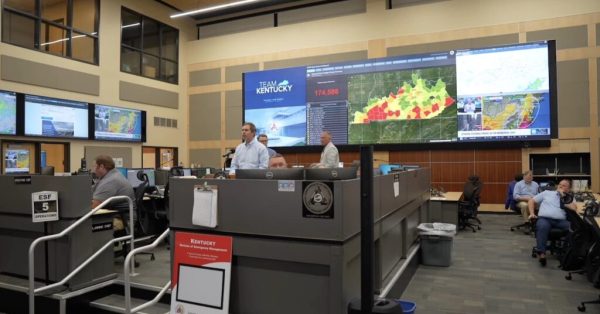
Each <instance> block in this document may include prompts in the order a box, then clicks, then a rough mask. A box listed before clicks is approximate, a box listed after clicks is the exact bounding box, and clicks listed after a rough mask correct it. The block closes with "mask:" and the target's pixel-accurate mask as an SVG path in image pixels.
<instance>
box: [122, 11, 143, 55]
mask: <svg viewBox="0 0 600 314" xmlns="http://www.w3.org/2000/svg"><path fill="white" fill-rule="evenodd" d="M141 20H142V18H141V17H140V16H139V15H137V14H133V13H131V12H129V11H126V10H121V43H122V44H123V45H128V46H131V47H135V48H142V43H141V38H142V34H141V31H142V27H141V25H142V24H141Z"/></svg>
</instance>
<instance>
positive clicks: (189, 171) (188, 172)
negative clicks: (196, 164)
mask: <svg viewBox="0 0 600 314" xmlns="http://www.w3.org/2000/svg"><path fill="white" fill-rule="evenodd" d="M183 175H184V176H186V177H189V176H191V175H192V169H190V168H183Z"/></svg>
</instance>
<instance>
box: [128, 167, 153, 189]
mask: <svg viewBox="0 0 600 314" xmlns="http://www.w3.org/2000/svg"><path fill="white" fill-rule="evenodd" d="M140 170H144V173H145V174H146V175H147V176H148V183H149V184H148V187H152V186H156V176H155V174H154V169H127V181H129V183H131V186H133V187H134V188H137V187H138V186H139V185H140V184H142V181H140V180H138V178H137V173H138V171H140Z"/></svg>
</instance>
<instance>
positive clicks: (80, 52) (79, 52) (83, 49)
mask: <svg viewBox="0 0 600 314" xmlns="http://www.w3.org/2000/svg"><path fill="white" fill-rule="evenodd" d="M96 42H97V40H96V38H94V37H90V36H86V35H83V34H79V33H75V32H73V41H72V42H71V49H72V52H73V56H72V57H73V59H77V60H81V61H85V62H89V63H96V58H94V55H95V51H96V49H95V47H96Z"/></svg>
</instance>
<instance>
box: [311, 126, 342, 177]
mask: <svg viewBox="0 0 600 314" xmlns="http://www.w3.org/2000/svg"><path fill="white" fill-rule="evenodd" d="M321 145H323V146H325V147H324V148H323V152H322V153H321V160H320V161H319V163H318V164H316V165H313V167H317V168H338V167H339V164H340V154H339V153H338V150H337V147H335V145H333V142H332V141H331V133H329V131H323V132H322V133H321Z"/></svg>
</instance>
